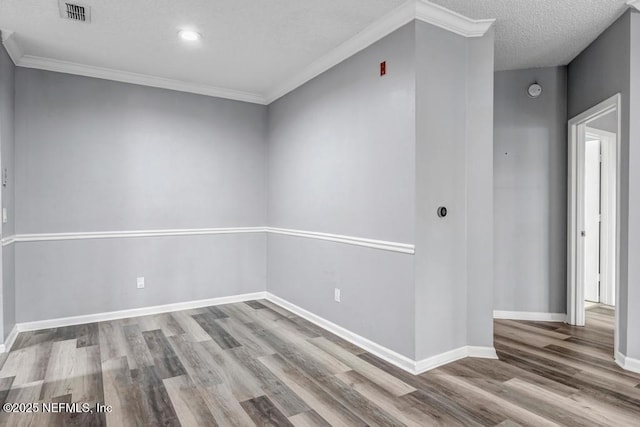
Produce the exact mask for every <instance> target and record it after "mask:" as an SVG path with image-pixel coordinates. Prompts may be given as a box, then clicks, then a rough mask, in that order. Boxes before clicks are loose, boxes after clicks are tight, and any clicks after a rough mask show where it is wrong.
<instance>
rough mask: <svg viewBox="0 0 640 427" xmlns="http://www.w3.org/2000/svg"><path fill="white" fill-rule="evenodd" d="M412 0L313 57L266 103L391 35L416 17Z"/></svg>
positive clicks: (274, 92) (269, 96)
mask: <svg viewBox="0 0 640 427" xmlns="http://www.w3.org/2000/svg"><path fill="white" fill-rule="evenodd" d="M415 16H416V13H415V0H410V1H408V2H406V3H404V4H403V5H402V6H400V7H398V8H397V9H395V10H393V11H391V12H390V13H388V14H387V15H385V16H384V17H382V18H381V19H379V20H377V21H375V22H373V23H372V24H370V25H369V26H367V27H366V28H365V29H364V30H362V31H360V32H359V33H358V34H356V35H355V36H354V37H352V38H351V39H349V40H347V41H346V42H344V43H342V44H341V45H339V46H338V47H336V48H335V49H333V50H332V51H330V52H329V53H327V54H326V55H324V56H322V57H320V58H318V59H316V60H315V61H313V62H312V63H311V64H309V65H308V66H307V67H305V68H304V69H303V70H302V71H301V72H299V73H297V74H295V75H294V76H293V77H291V78H288V79H287V80H286V81H284V82H282V83H281V84H279V85H278V86H276V87H275V88H273V89H272V90H270V91H269V92H268V93H267V96H266V99H267V104H270V103H272V102H273V101H275V100H277V99H278V98H281V97H283V96H284V95H286V94H287V93H289V92H291V91H293V90H294V89H296V88H298V87H300V86H302V85H303V84H305V83H306V82H308V81H309V80H311V79H313V78H314V77H317V76H318V75H320V74H322V73H324V72H325V71H327V70H328V69H330V68H332V67H334V66H336V65H338V64H339V63H341V62H342V61H344V60H345V59H347V58H350V57H351V56H353V55H355V54H356V53H358V52H360V51H361V50H363V49H365V48H367V47H368V46H371V45H372V44H373V43H375V42H377V41H378V40H380V39H382V38H383V37H385V36H387V35H389V34H391V33H392V32H394V31H395V30H397V29H398V28H400V27H402V26H403V25H406V24H408V23H409V22H411V21H412V20H413V19H415Z"/></svg>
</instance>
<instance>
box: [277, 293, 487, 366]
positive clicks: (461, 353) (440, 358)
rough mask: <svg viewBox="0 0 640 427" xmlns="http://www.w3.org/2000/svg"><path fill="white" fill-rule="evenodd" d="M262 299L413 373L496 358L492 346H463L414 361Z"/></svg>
mask: <svg viewBox="0 0 640 427" xmlns="http://www.w3.org/2000/svg"><path fill="white" fill-rule="evenodd" d="M266 299H267V300H268V301H271V302H272V303H274V304H277V305H279V306H280V307H282V308H284V309H287V310H289V311H290V312H292V313H294V314H296V315H298V316H300V317H302V318H303V319H306V320H308V321H309V322H311V323H313V324H315V325H318V326H319V327H321V328H322V329H325V330H327V331H329V332H331V333H333V334H335V335H337V336H339V337H340V338H342V339H344V340H347V341H349V342H350V343H352V344H354V345H357V346H358V347H360V348H362V349H364V350H366V351H367V352H369V353H371V354H373V355H375V356H377V357H379V358H380V359H382V360H384V361H386V362H388V363H390V364H392V365H394V366H396V367H398V368H400V369H402V370H404V371H406V372H409V373H410V374H413V375H418V374H421V373H423V372H426V371H428V370H431V369H434V368H437V367H438V366H442V365H446V364H447V363H451V362H455V361H456V360H459V359H462V358H465V357H479V358H489V359H497V358H498V356H497V354H496V352H495V349H493V347H473V346H464V347H460V348H457V349H454V350H451V351H448V352H445V353H442V354H438V355H435V356H432V357H429V358H426V359H422V360H419V361H415V360H413V359H411V358H409V357H407V356H404V355H402V354H400V353H397V352H395V351H393V350H390V349H388V348H386V347H384V346H382V345H380V344H378V343H375V342H373V341H371V340H369V339H367V338H364V337H362V336H360V335H358V334H356V333H354V332H351V331H350V330H348V329H345V328H343V327H342V326H339V325H336V324H335V323H333V322H330V321H328V320H326V319H324V318H322V317H320V316H318V315H316V314H314V313H311V312H310V311H307V310H305V309H304V308H301V307H298V306H297V305H295V304H292V303H290V302H289V301H286V300H284V299H282V298H280V297H278V296H276V295H274V294H272V293H270V292H267V295H266Z"/></svg>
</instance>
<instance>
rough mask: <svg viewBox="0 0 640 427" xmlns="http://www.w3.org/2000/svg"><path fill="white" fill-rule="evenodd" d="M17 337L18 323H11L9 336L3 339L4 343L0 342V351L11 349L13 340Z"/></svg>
mask: <svg viewBox="0 0 640 427" xmlns="http://www.w3.org/2000/svg"><path fill="white" fill-rule="evenodd" d="M17 337H18V325H13V328H12V329H11V332H10V333H9V336H8V337H7V339H6V340H5V341H4V343H2V344H0V353H4V352H6V351H11V347H12V346H13V343H14V341H15V340H16V338H17Z"/></svg>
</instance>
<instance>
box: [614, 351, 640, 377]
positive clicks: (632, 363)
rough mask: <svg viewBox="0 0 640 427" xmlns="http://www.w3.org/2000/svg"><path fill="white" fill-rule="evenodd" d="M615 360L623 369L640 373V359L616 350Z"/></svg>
mask: <svg viewBox="0 0 640 427" xmlns="http://www.w3.org/2000/svg"><path fill="white" fill-rule="evenodd" d="M615 360H616V363H617V364H618V366H620V367H621V368H622V369H626V370H627V371H631V372H635V373H637V374H640V359H634V358H632V357H627V356H625V355H624V354H622V353H620V352H619V351H616V356H615Z"/></svg>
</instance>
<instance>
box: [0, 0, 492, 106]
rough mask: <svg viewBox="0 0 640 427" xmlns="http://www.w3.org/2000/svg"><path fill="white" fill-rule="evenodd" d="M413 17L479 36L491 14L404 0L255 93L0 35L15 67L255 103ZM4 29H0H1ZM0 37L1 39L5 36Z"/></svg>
mask: <svg viewBox="0 0 640 427" xmlns="http://www.w3.org/2000/svg"><path fill="white" fill-rule="evenodd" d="M413 20H418V21H423V22H427V23H429V24H431V25H435V26H437V27H440V28H442V29H444V30H447V31H451V32H453V33H455V34H458V35H460V36H463V37H482V36H484V35H485V34H486V32H487V31H488V30H489V29H490V28H491V26H492V25H493V23H494V22H495V20H494V19H471V18H467V17H466V16H463V15H461V14H459V13H456V12H453V11H451V10H449V9H446V8H445V7H442V6H439V5H436V4H433V3H431V2H429V1H428V0H408V1H407V2H405V3H404V4H402V5H401V6H400V7H398V8H397V9H395V10H393V11H391V12H390V13H388V14H387V15H385V16H383V17H382V18H380V19H378V20H377V21H375V22H373V23H372V24H370V25H369V26H367V27H366V28H365V29H363V30H362V31H360V32H359V33H358V34H356V35H355V36H353V37H352V38H351V39H349V40H347V41H346V42H344V43H342V44H340V45H339V46H338V47H336V48H335V49H333V50H332V51H330V52H329V53H327V54H326V55H324V56H322V57H320V58H318V59H316V60H315V61H313V62H312V63H311V64H310V65H308V66H307V67H306V68H304V69H303V70H302V71H300V72H299V73H296V74H295V75H293V76H291V77H289V78H287V79H285V80H284V81H283V82H282V83H281V84H279V85H276V86H275V87H273V88H271V89H270V90H268V91H267V94H266V96H265V95H263V94H260V93H253V92H244V91H238V90H233V89H227V88H221V87H215V86H210V85H206V84H199V83H191V82H185V81H181V80H175V79H169V78H165V77H158V76H152V75H148V74H139V73H132V72H129V71H122V70H116V69H112V68H104V67H97V66H92V65H84V64H79V63H75V62H69V61H62V60H58V59H53V58H45V57H40V56H33V55H25V54H23V52H21V51H20V48H19V46H18V45H17V43H16V42H15V37H11V36H12V35H13V32H12V31H8V30H7V31H6V33H7V35H6V36H3V41H4V43H5V47H6V48H7V51H9V55H10V56H11V59H12V60H13V62H14V63H15V64H16V65H17V66H20V67H27V68H35V69H39V70H48V71H55V72H59V73H67V74H75V75H79V76H87V77H94V78H98V79H105V80H113V81H117V82H124V83H132V84H137V85H142V86H151V87H159V88H163V89H169V90H176V91H180V92H190V93H197V94H200V95H208V96H214V97H218V98H226V99H233V100H236V101H244V102H251V103H255V104H262V105H266V104H270V103H271V102H273V101H275V100H276V99H278V98H280V97H282V96H284V95H286V94H287V93H289V92H291V91H292V90H294V89H296V88H297V87H299V86H302V85H303V84H304V83H306V82H308V81H309V80H311V79H313V78H314V77H316V76H318V75H320V74H322V73H323V72H325V71H326V70H328V69H330V68H332V67H334V66H335V65H337V64H339V63H340V62H342V61H344V60H345V59H347V58H349V57H351V56H353V55H355V54H356V53H358V52H360V51H361V50H363V49H365V48H366V47H368V46H370V45H372V44H373V43H375V42H377V41H378V40H380V39H382V38H383V37H385V36H387V35H389V34H390V33H392V32H393V31H395V30H397V29H398V28H400V27H402V26H403V25H405V24H408V23H409V22H411V21H413ZM4 33H5V31H3V34H4ZM5 39H6V40H5Z"/></svg>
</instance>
